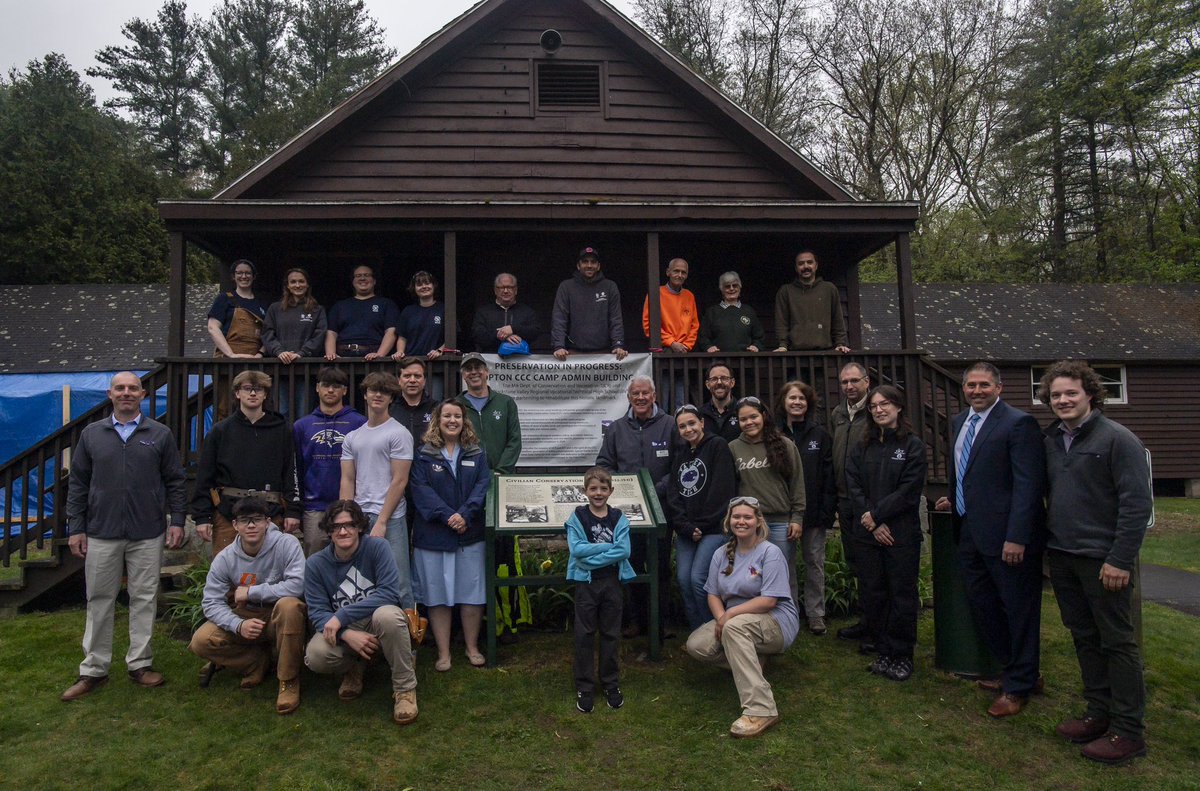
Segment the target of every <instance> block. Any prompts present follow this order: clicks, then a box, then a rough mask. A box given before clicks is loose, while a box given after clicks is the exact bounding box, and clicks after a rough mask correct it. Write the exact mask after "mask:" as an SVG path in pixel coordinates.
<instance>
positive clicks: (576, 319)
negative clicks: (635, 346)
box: [550, 272, 625, 352]
mask: <svg viewBox="0 0 1200 791" xmlns="http://www.w3.org/2000/svg"><path fill="white" fill-rule="evenodd" d="M550 345H551V347H553V348H555V349H575V350H578V351H582V352H609V351H612V350H613V349H615V348H617V347H618V346H624V345H625V325H624V324H622V322H621V292H620V291H618V290H617V284H616V283H614V282H612V281H611V280H609V279H608V278H606V277H605V276H604V273H603V272H597V273H596V277H595V278H593V279H592V280H585V279H584V277H583V274H582V273H581V272H576V273H575V276H574V277H572V278H571V279H570V280H564V281H563V282H562V283H560V284H559V286H558V293H556V294H555V295H554V312H553V313H552V314H551V316H550Z"/></svg>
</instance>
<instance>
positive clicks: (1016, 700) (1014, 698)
mask: <svg viewBox="0 0 1200 791" xmlns="http://www.w3.org/2000/svg"><path fill="white" fill-rule="evenodd" d="M1028 701H1029V698H1027V697H1025V696H1024V695H1010V694H1009V693H1007V692H1004V693H1001V695H1000V697H998V698H996V699H995V700H993V701H992V705H990V706H988V710H987V712H988V716H989V717H995V718H996V719H1001V718H1003V717H1011V716H1013V715H1014V714H1020V713H1021V709H1023V708H1025V704H1026V702H1028Z"/></svg>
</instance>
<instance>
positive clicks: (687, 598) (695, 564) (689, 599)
mask: <svg viewBox="0 0 1200 791" xmlns="http://www.w3.org/2000/svg"><path fill="white" fill-rule="evenodd" d="M724 543H725V537H724V536H722V535H720V534H714V535H706V536H703V537H702V538H701V539H700V540H699V541H693V540H692V539H691V538H684V537H683V536H675V576H676V578H677V579H678V580H679V591H680V593H682V594H683V612H684V614H685V615H686V616H687V621H688V627H689V628H691V629H696V628H697V627H699V626H700V625H701V624H704V623H707V622H708V621H711V620H712V613H711V612H710V611H709V609H708V594H707V593H705V592H704V583H705V582H707V581H708V566H709V564H710V563H711V562H712V556H713V553H715V552H716V551H717V550H718V549H720V548H721V545H722V544H724Z"/></svg>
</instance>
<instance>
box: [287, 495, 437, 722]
mask: <svg viewBox="0 0 1200 791" xmlns="http://www.w3.org/2000/svg"><path fill="white" fill-rule="evenodd" d="M322 526H323V527H324V529H325V531H326V532H327V533H328V534H329V545H328V546H326V547H325V548H324V549H322V550H321V551H320V552H318V553H316V554H315V555H313V556H311V557H310V558H309V559H308V567H307V569H306V572H305V580H304V599H305V601H306V602H307V604H308V614H309V619H310V620H311V621H312V625H313V629H314V630H315V631H316V634H314V635H313V637H312V639H311V640H309V641H308V648H307V649H306V650H305V652H304V664H306V665H308V667H309V669H310V670H312V671H313V672H314V673H338V674H341V676H342V682H341V687H340V688H339V689H338V697H340V698H341V699H342V700H353V699H354V698H357V697H358V696H359V695H361V694H362V688H363V671H365V670H366V666H367V663H368V662H370V661H371V660H372V659H374V658H375V656H376V655H377V654H379V653H380V652H382V654H383V657H384V659H386V660H387V663H388V665H389V666H390V667H391V669H392V699H393V702H394V705H393V708H392V719H393V720H395V721H396V723H397V724H399V725H408V724H409V723H410V722H413V721H414V720H416V718H417V674H416V672H415V671H414V670H413V665H414V657H413V650H412V640H411V638H410V637H409V634H408V621H407V619H406V618H405V615H404V611H403V610H402V609H401V608H400V575H399V573H398V572H397V570H396V560H395V558H393V557H392V551H391V548H390V547H389V546H388V542H387V540H386V539H383V538H372V537H371V536H367V535H363V533H364V532H365V531H366V530H367V529H368V528H369V525H368V523H367V517H366V515H365V514H364V513H363V510H362V508H360V507H359V505H358V503H356V502H354V501H353V500H338V501H336V502H334V503H331V504H330V506H329V508H327V509H326V510H325V518H324V519H323V521H322Z"/></svg>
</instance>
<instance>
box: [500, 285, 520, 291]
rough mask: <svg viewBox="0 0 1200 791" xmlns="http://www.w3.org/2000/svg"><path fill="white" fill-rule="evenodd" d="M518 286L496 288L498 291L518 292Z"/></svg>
mask: <svg viewBox="0 0 1200 791" xmlns="http://www.w3.org/2000/svg"><path fill="white" fill-rule="evenodd" d="M516 289H517V287H516V286H496V290H497V291H516Z"/></svg>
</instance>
